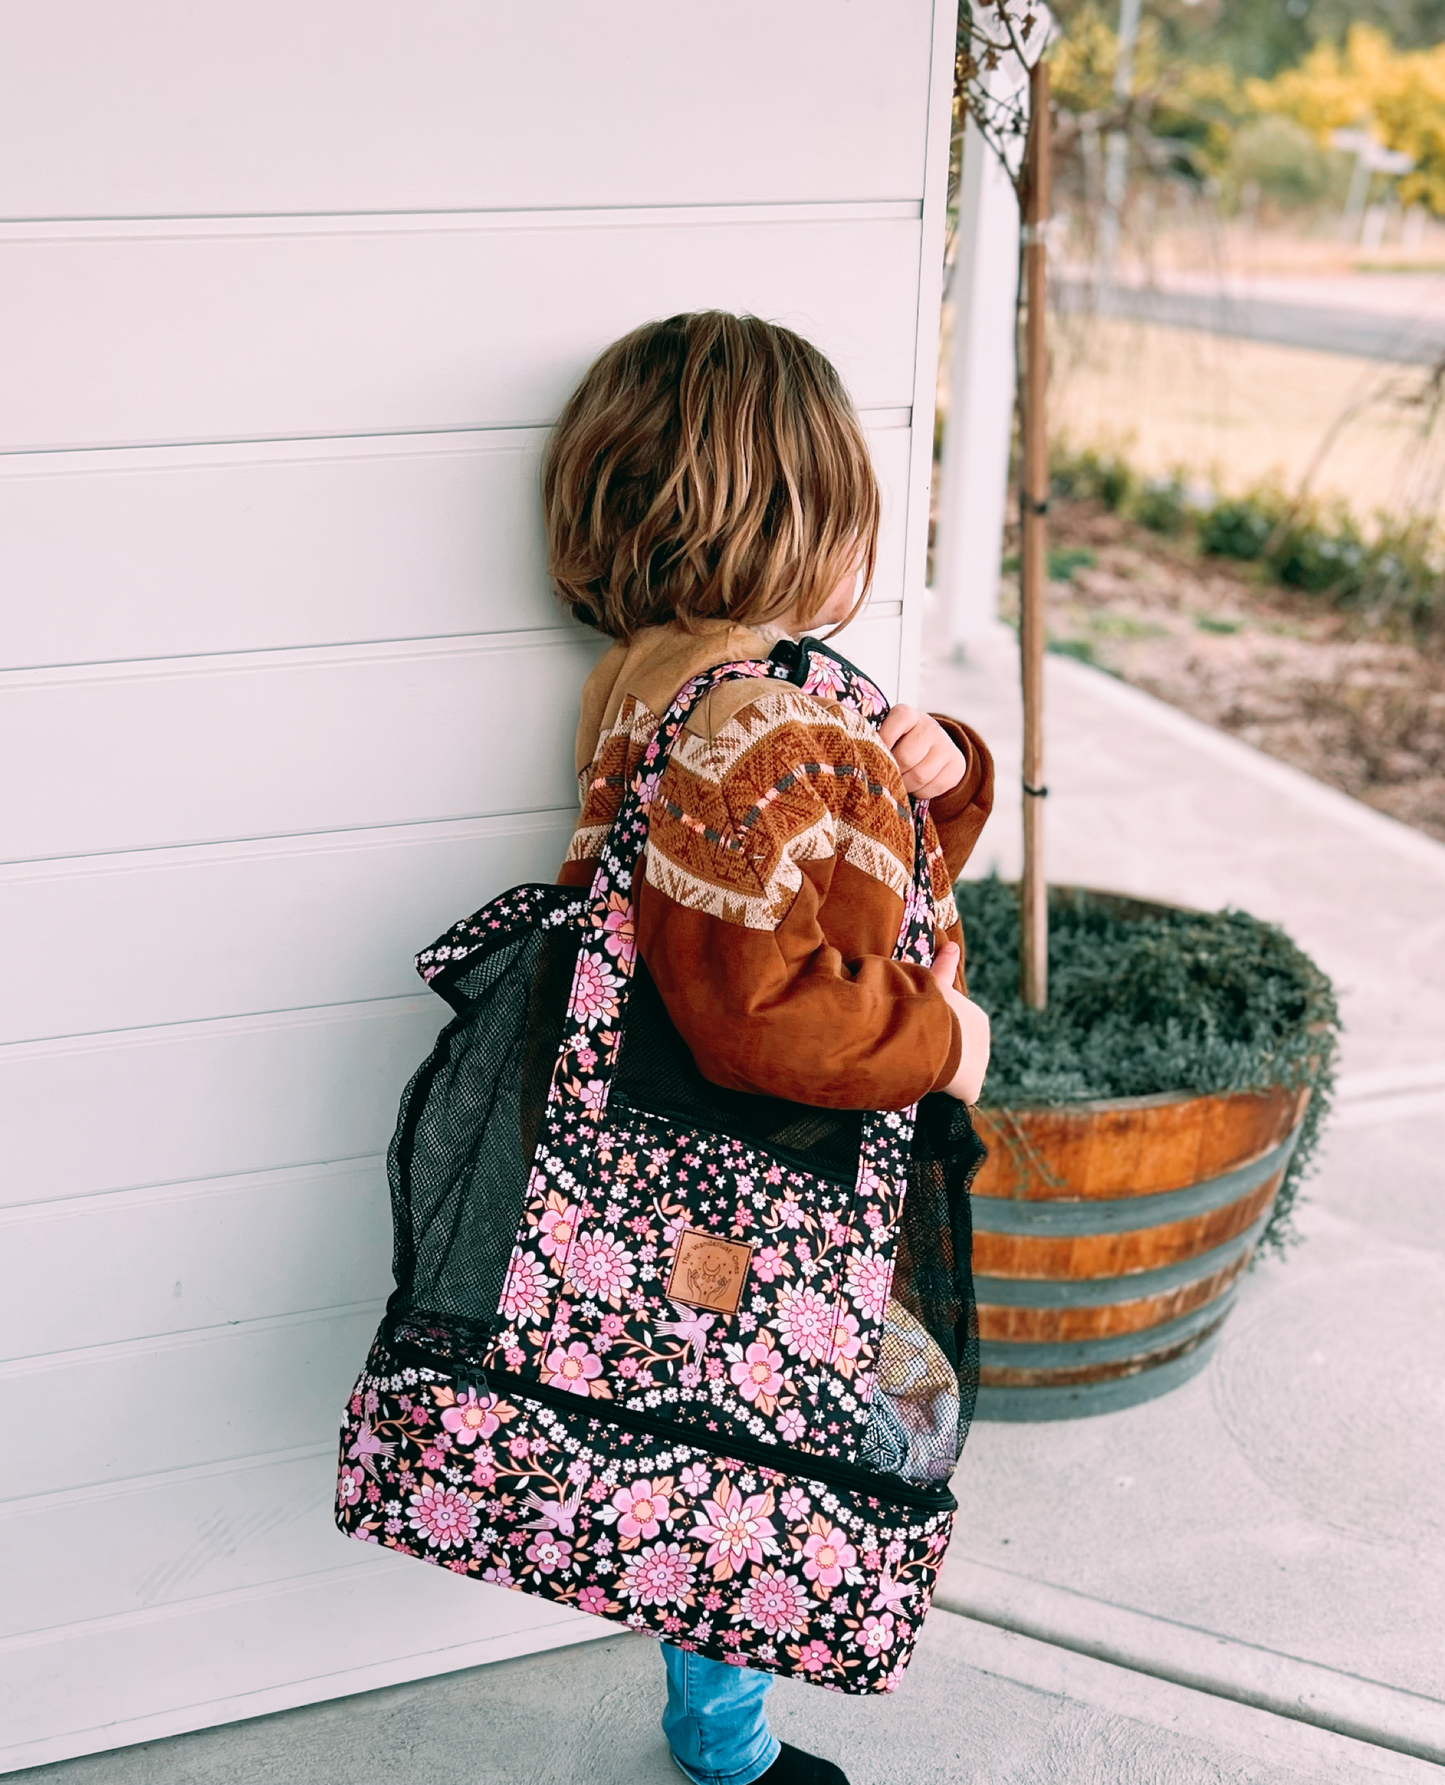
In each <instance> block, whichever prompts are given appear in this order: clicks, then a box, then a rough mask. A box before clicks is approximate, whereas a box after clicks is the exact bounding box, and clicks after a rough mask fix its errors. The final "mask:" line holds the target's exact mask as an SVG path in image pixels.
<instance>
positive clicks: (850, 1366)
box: [336, 639, 983, 1692]
mask: <svg viewBox="0 0 1445 1785" xmlns="http://www.w3.org/2000/svg"><path fill="white" fill-rule="evenodd" d="M747 676H752V677H759V678H776V679H780V680H789V681H792V682H793V683H795V684H796V685H798V686H801V687H802V688H803V689H804V690H805V691H809V692H816V693H819V694H822V695H824V696H825V697H827V698H832V699H836V700H839V701H841V702H842V703H843V704H845V705H848V706H851V707H852V708H853V709H854V710H855V711H857V712H859V713H861V714H863V715H864V716H865V717H867V718H869V719H870V720H872V721H874V722H876V721H878V720H879V719H881V718H882V716H883V714H884V713H885V712H886V711H887V702H886V701H885V700H884V698H883V696H882V694H881V693H880V692H879V691H878V689H877V688H876V687H874V685H873V684H872V683H871V682H869V681H868V680H867V678H866V677H864V676H863V675H861V674H860V673H859V672H858V671H856V670H855V669H854V668H853V667H852V666H851V665H850V664H848V663H847V662H846V661H845V660H843V659H842V658H840V657H838V656H836V655H835V654H834V653H833V652H831V651H829V650H828V649H827V648H826V647H825V646H823V645H821V644H819V643H818V642H817V641H816V640H813V639H805V640H803V641H802V643H801V644H798V643H794V642H793V641H791V640H785V641H783V643H782V644H781V645H780V646H779V647H778V649H777V650H775V651H774V653H773V655H772V657H770V658H769V659H767V660H766V661H761V662H745V663H732V664H725V665H723V666H721V667H719V668H717V669H712V670H709V671H706V672H705V673H704V674H702V675H699V676H697V677H695V678H694V679H693V680H692V681H691V682H689V683H688V684H687V685H686V687H684V688H683V689H682V690H681V692H680V693H679V694H678V696H677V698H676V700H675V701H674V702H673V703H672V705H671V707H669V709H668V710H667V712H666V713H665V714H664V715H663V717H662V719H661V721H660V722H659V725H658V728H657V731H656V733H655V735H654V736H653V738H652V740H651V742H650V744H649V745H648V747H647V750H646V752H645V755H644V758H643V762H642V765H641V767H640V769H639V771H638V774H637V775H636V777H635V779H634V781H633V784H632V786H631V787H630V789H629V790H628V791H627V793H626V794H625V796H624V798H623V801H622V803H621V806H620V808H619V810H618V814H617V817H616V820H615V821H614V823H613V826H612V829H611V831H610V833H609V835H608V837H607V840H606V843H605V845H604V847H603V851H602V854H601V858H600V861H599V864H598V868H597V872H596V876H595V878H594V880H593V882H592V885H591V888H590V890H589V891H587V892H586V893H582V892H580V891H579V890H578V889H577V888H575V887H574V888H568V887H559V886H549V885H528V886H521V887H516V888H514V889H513V890H512V891H510V892H507V893H503V894H502V895H501V896H500V897H499V898H496V899H494V900H492V902H491V903H490V904H488V905H484V906H483V907H482V909H481V910H480V911H478V912H477V913H476V914H475V915H474V916H472V917H469V918H466V919H464V920H463V921H462V922H461V923H458V924H457V925H455V926H454V927H453V928H452V929H451V930H449V931H448V932H447V934H446V935H445V936H444V937H442V938H441V939H440V940H439V941H438V942H437V943H436V944H434V945H433V946H432V947H431V948H428V949H426V950H424V951H423V953H422V954H421V955H420V956H418V959H417V965H418V968H419V970H420V972H421V974H422V976H423V978H425V979H426V980H427V982H428V983H429V984H430V985H431V986H432V987H433V989H435V990H436V991H437V992H439V993H440V994H441V995H442V997H443V998H445V999H446V1000H447V1002H448V1003H449V1004H450V1005H451V1006H452V1008H453V1009H454V1010H455V1012H456V1016H455V1019H454V1020H453V1021H452V1022H451V1023H450V1024H449V1025H448V1027H447V1028H446V1029H445V1030H443V1032H442V1034H441V1036H440V1038H439V1039H438V1041H437V1043H436V1046H435V1048H434V1050H433V1051H432V1053H431V1055H430V1057H429V1058H428V1059H427V1060H426V1062H425V1063H424V1064H423V1065H422V1067H421V1069H420V1070H419V1071H418V1072H417V1074H416V1075H415V1077H414V1078H413V1079H412V1081H411V1083H410V1084H409V1085H408V1086H407V1089H406V1092H405V1094H404V1096H403V1099H402V1105H401V1114H400V1120H399V1124H398V1127H397V1131H396V1136H395V1139H394V1140H393V1142H392V1145H391V1150H390V1154H389V1160H388V1163H389V1170H390V1179H391V1194H392V1203H393V1215H394V1220H395V1235H396V1250H395V1260H394V1268H395V1275H396V1285H397V1287H396V1290H395V1293H394V1294H393V1295H392V1297H391V1299H390V1301H389V1303H388V1305H387V1312H386V1316H385V1318H384V1319H383V1321H382V1324H381V1328H380V1331H379V1332H378V1333H377V1336H376V1339H375V1342H374V1343H373V1345H372V1348H371V1353H370V1355H369V1356H368V1358H367V1360H366V1365H365V1368H364V1369H363V1371H362V1374H361V1376H360V1378H359V1380H358V1381H357V1383H356V1387H355V1390H354V1391H353V1393H352V1396H351V1399H350V1402H349V1406H348V1410H347V1414H346V1418H345V1423H344V1425H343V1429H342V1434H341V1452H340V1469H339V1481H338V1493H337V1508H336V1517H337V1523H338V1525H339V1526H340V1528H341V1530H342V1531H343V1532H344V1533H345V1534H346V1535H347V1536H349V1537H353V1538H356V1539H358V1540H359V1541H361V1542H366V1543H381V1544H385V1545H387V1546H388V1547H389V1548H391V1549H394V1550H396V1551H398V1552H400V1553H401V1554H403V1555H409V1556H415V1557H417V1558H419V1559H420V1560H422V1561H426V1562H431V1563H433V1564H437V1565H440V1566H442V1567H444V1568H449V1569H451V1570H452V1571H453V1572H454V1573H457V1574H461V1575H467V1576H470V1577H472V1578H474V1579H477V1580H481V1581H487V1582H491V1583H493V1584H495V1585H497V1586H503V1587H510V1588H512V1589H514V1590H516V1591H519V1592H525V1593H536V1594H540V1595H541V1596H543V1597H544V1598H547V1599H551V1600H553V1601H554V1602H556V1603H558V1604H561V1605H567V1606H571V1607H574V1608H576V1609H577V1610H579V1611H584V1612H591V1613H595V1614H596V1615H597V1616H599V1617H602V1618H608V1619H613V1620H616V1621H617V1622H619V1623H622V1624H624V1625H627V1626H630V1627H631V1628H633V1629H636V1630H646V1631H650V1632H651V1633H652V1634H654V1635H656V1636H659V1637H661V1638H662V1640H664V1641H666V1642H672V1643H675V1644H677V1645H678V1646H680V1647H682V1648H687V1649H692V1650H695V1651H697V1652H698V1653H700V1654H703V1655H707V1656H710V1657H712V1658H713V1659H716V1660H721V1661H729V1662H735V1663H737V1664H739V1665H746V1666H748V1667H754V1668H761V1669H764V1670H768V1671H772V1672H774V1673H783V1674H792V1675H796V1676H798V1677H800V1678H803V1679H808V1680H812V1681H815V1682H816V1683H818V1684H820V1685H824V1686H829V1687H832V1688H834V1689H836V1690H841V1691H844V1692H886V1691H890V1690H892V1689H893V1688H894V1687H895V1686H896V1685H897V1684H898V1682H899V1681H900V1679H901V1678H902V1675H903V1670H904V1668H905V1667H906V1665H907V1662H908V1659H909V1656H910V1655H911V1653H912V1649H913V1645H914V1642H915V1640H916V1638H917V1634H918V1630H919V1627H920V1625H921V1623H922V1620H923V1617H924V1614H925V1613H926V1611H927V1609H928V1605H929V1600H930V1598H931V1595H932V1591H933V1587H934V1583H935V1580H936V1578H937V1574H938V1570H939V1567H940V1565H941V1563H942V1560H943V1554H944V1550H945V1548H946V1547H947V1544H948V1539H949V1534H950V1532H951V1530H952V1525H953V1516H954V1512H955V1510H956V1502H955V1500H954V1498H953V1496H952V1494H951V1493H950V1492H949V1488H948V1478H949V1475H950V1474H951V1472H952V1470H953V1467H954V1465H955V1463H956V1462H957V1459H958V1455H959V1450H960V1447H961V1445H962V1442H963V1436H964V1433H965V1431H966V1429H967V1426H968V1422H969V1419H970V1416H971V1414H972V1409H973V1399H974V1392H975V1382H976V1377H977V1351H978V1345H977V1336H976V1330H977V1329H976V1321H975V1315H974V1308H973V1295H972V1280H971V1276H970V1270H969V1255H970V1225H969V1206H968V1185H969V1182H970V1179H971V1178H972V1175H973V1173H974V1171H975V1170H976V1169H977V1166H978V1164H979V1162H980V1160H981V1159H982V1157H983V1149H982V1147H981V1145H980V1143H979V1142H978V1140H977V1139H976V1138H975V1136H974V1133H973V1130H972V1126H971V1124H970V1121H969V1117H968V1112H967V1110H966V1109H965V1107H964V1106H963V1105H962V1104H960V1103H958V1102H955V1101H954V1100H952V1099H950V1098H946V1097H943V1096H938V1095H930V1096H928V1097H926V1098H925V1099H924V1100H923V1102H922V1103H921V1104H920V1105H918V1106H917V1107H916V1108H914V1109H909V1110H899V1111H883V1112H876V1113H868V1112H861V1111H856V1110H827V1109H816V1108H812V1107H810V1106H806V1105H801V1104H795V1103H789V1102H786V1101H784V1100H782V1099H778V1098H772V1097H764V1096H753V1095H747V1094H744V1093H741V1092H733V1091H728V1090H723V1089H720V1088H719V1087H717V1086H715V1085H712V1084H710V1083H708V1082H707V1081H706V1080H704V1079H703V1077H702V1075H701V1074H700V1073H699V1071H698V1069H697V1067H696V1065H695V1064H694V1062H693V1059H692V1056H691V1054H690V1052H689V1051H688V1049H687V1046H686V1044H685V1043H684V1042H683V1040H682V1038H681V1036H680V1035H679V1034H678V1032H677V1031H676V1029H675V1028H674V1027H673V1025H672V1023H671V1021H670V1019H669V1018H668V1015H667V1012H666V1009H665V1008H664V1006H663V1003H662V1000H661V997H660V996H659V994H658V992H657V989H656V987H655V986H654V985H653V984H652V982H651V980H650V978H649V976H648V974H647V970H646V967H645V966H644V964H643V963H642V962H641V960H640V959H639V958H638V956H637V954H636V951H635V948H634V945H633V936H632V888H633V885H634V882H635V879H636V876H637V875H638V874H639V873H640V872H641V871H642V858H643V851H644V849H645V847H646V842H647V822H648V811H649V804H650V802H651V801H652V800H654V799H655V798H656V797H657V795H658V788H659V783H660V781H661V777H662V772H663V769H664V768H665V766H666V763H667V759H668V755H669V753H670V751H671V749H672V747H673V745H674V743H675V741H676V739H677V738H678V735H679V733H680V732H681V730H682V727H683V725H684V722H685V721H686V719H687V716H688V714H689V712H690V711H691V709H692V707H693V706H694V705H695V704H696V702H697V701H698V700H699V699H701V698H702V696H703V695H704V694H706V693H707V691H708V690H709V689H711V688H714V687H716V686H718V685H719V684H720V683H722V682H726V681H732V680H737V679H740V678H742V677H747ZM877 791H878V793H879V794H880V795H883V796H884V797H886V794H885V793H884V790H883V789H882V788H879V789H878V790H877ZM912 816H913V820H914V832H915V838H916V856H915V864H914V884H913V889H912V893H911V895H910V897H909V899H908V902H907V910H906V915H905V918H904V922H903V925H902V933H901V934H900V936H899V939H898V946H897V950H896V954H895V958H896V959H899V960H903V961H910V962H916V963H920V964H923V965H927V963H928V962H929V960H930V959H931V951H932V937H933V930H932V894H931V888H930V882H929V875H928V862H927V851H926V849H925V844H924V825H925V817H926V808H925V806H924V805H923V804H922V803H919V804H918V806H917V807H916V808H915V810H914V812H913V815H912ZM742 822H743V825H744V826H745V825H746V822H747V820H746V818H745V819H744V820H743V821H742ZM719 841H720V844H721V846H727V840H726V839H720V840H719Z"/></svg>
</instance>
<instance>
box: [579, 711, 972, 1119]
mask: <svg viewBox="0 0 1445 1785" xmlns="http://www.w3.org/2000/svg"><path fill="white" fill-rule="evenodd" d="M725 692H726V691H721V690H720V691H719V695H723V694H725ZM713 698H714V699H715V700H716V699H718V696H714V697H713ZM740 698H743V697H741V696H740V695H738V694H734V695H733V697H732V699H731V700H730V701H728V702H727V705H728V706H729V707H733V708H735V709H736V710H733V711H732V712H731V715H730V716H729V717H727V718H726V720H725V721H724V722H723V723H721V724H719V725H718V726H717V727H716V729H715V730H712V731H711V734H710V735H708V734H707V733H706V732H704V733H699V732H694V731H692V730H689V731H687V732H685V733H684V735H683V737H682V739H681V740H680V742H679V744H678V747H677V749H676V750H675V751H674V753H673V757H672V760H671V762H670V764H669V766H668V769H667V772H666V774H665V775H664V777H663V781H662V784H661V787H660V789H659V797H658V800H657V802H656V803H655V805H654V807H653V811H652V816H651V821H650V831H649V842H648V848H647V854H646V871H645V877H644V879H643V882H642V884H641V885H640V886H639V887H638V889H637V922H638V948H639V952H640V954H641V956H642V959H643V961H644V962H645V964H646V966H647V968H648V970H649V971H650V973H651V974H652V977H653V979H654V981H655V982H656V984H657V987H658V990H659V992H660V993H661V995H662V998H663V1002H664V1003H665V1005H666V1006H667V1009H668V1012H669V1014H670V1015H671V1017H672V1019H673V1022H674V1023H675V1024H676V1025H677V1028H678V1030H679V1031H680V1033H681V1034H682V1036H683V1039H684V1040H685V1041H686V1042H687V1044H688V1047H689V1048H690V1049H691V1051H692V1053H693V1057H694V1058H695V1060H696V1061H697V1064H698V1067H699V1069H700V1070H701V1071H702V1073H703V1075H704V1076H705V1077H706V1078H708V1079H710V1080H711V1081H712V1082H713V1083H715V1084H719V1085H725V1086H728V1087H729V1088H732V1089H736V1090H744V1091H753V1092H762V1093H765V1094H768V1095H772V1096H778V1097H787V1098H790V1099H792V1100H794V1101H797V1102H801V1103H811V1104H815V1105H821V1106H825V1107H830V1108H836V1109H868V1108H873V1109H894V1108H903V1107H904V1106H906V1105H907V1104H910V1103H913V1102H915V1101H916V1100H917V1099H918V1098H919V1097H920V1096H922V1095H923V1094H924V1093H925V1092H926V1091H929V1090H932V1089H935V1088H936V1087H938V1086H939V1085H943V1084H946V1083H947V1082H948V1081H949V1079H950V1078H951V1077H952V1076H953V1074H954V1073H955V1072H956V1071H957V1068H958V1059H959V1054H960V1045H961V1044H960V1038H959V1034H958V1026H957V1023H956V1022H955V1021H954V1018H953V1014H952V1012H951V1011H950V1010H949V1008H948V1006H947V1004H946V1003H945V1001H944V999H943V997H942V995H941V994H940V992H939V990H938V988H937V985H936V984H935V983H934V981H933V978H932V975H931V974H929V973H928V972H927V971H926V969H924V968H921V967H914V966H904V965H901V964H899V963H897V962H895V961H893V960H892V959H891V956H892V952H893V947H894V944H895V942H896V940H897V937H898V931H899V926H900V924H901V922H902V917H903V905H904V898H905V895H906V893H907V890H908V886H909V883H910V880H911V876H912V852H913V831H912V820H911V817H910V813H909V807H908V801H907V796H906V794H905V793H904V790H903V784H902V779H901V777H900V775H899V771H898V768H897V765H896V763H895V762H894V760H893V758H892V756H891V755H890V753H889V752H888V750H887V749H886V748H885V747H884V746H883V745H882V744H881V743H880V742H879V740H878V737H877V733H876V731H875V730H874V728H873V727H872V726H871V725H869V724H868V723H867V722H866V721H865V720H863V719H861V718H859V717H858V716H857V715H855V714H853V713H851V712H849V711H848V710H847V709H845V708H843V707H840V706H837V705H836V704H834V703H831V702H828V701H823V700H818V699H815V698H813V697H812V696H810V695H805V694H802V693H801V692H800V691H798V690H797V689H795V688H791V687H779V686H773V687H770V688H768V689H767V690H766V691H765V692H764V693H762V694H761V695H758V694H756V693H755V685H750V686H749V687H748V690H747V695H746V704H743V705H738V702H739V700H740ZM656 723H657V720H656V716H655V714H654V713H653V712H652V711H650V710H649V708H648V707H647V706H646V705H644V704H643V703H642V702H641V701H640V700H638V699H637V698H636V697H634V696H631V695H629V696H627V697H626V698H625V699H624V700H623V702H622V704H621V707H620V710H619V711H618V712H617V715H616V718H615V719H614V721H613V722H612V723H611V725H610V726H608V727H607V728H606V729H605V730H604V731H603V732H602V735H601V738H600V741H599V743H598V745H597V749H596V753H595V756H594V757H593V760H592V761H591V763H589V764H588V765H587V767H586V768H585V769H584V770H583V772H582V776H581V781H582V790H583V811H582V817H581V821H580V823H579V825H578V828H577V832H576V834H575V836H574V838H573V842H572V847H571V850H570V851H569V854H568V860H567V862H566V864H565V865H564V867H563V870H562V875H561V878H562V880H563V881H564V882H565V883H569V884H574V885H580V884H585V883H586V882H587V881H588V880H589V879H590V877H591V873H592V868H593V861H594V858H595V856H596V853H597V851H598V849H599V848H600V844H601V839H602V836H603V835H604V834H605V832H606V829H607V826H608V825H609V824H610V823H611V820H612V816H613V814H614V813H615V811H616V809H617V803H618V799H619V797H620V792H621V789H622V787H623V786H624V785H625V784H626V781H627V779H628V778H629V777H630V775H631V773H632V772H633V770H634V769H635V767H636V765H637V762H638V760H639V758H640V756H641V753H642V751H643V750H644V749H645V747H646V744H647V741H648V739H649V738H650V737H651V735H652V732H653V731H654V730H655V728H656ZM950 730H951V735H952V736H953V737H954V740H955V742H957V743H959V744H960V747H961V748H963V749H964V751H965V753H966V755H967V758H968V765H969V766H968V771H967V772H966V774H965V776H964V779H963V781H962V782H961V783H960V785H959V787H958V788H956V789H954V790H953V791H952V792H951V793H950V794H949V795H946V796H945V797H944V798H943V799H942V800H940V801H939V802H938V806H939V808H940V820H939V824H938V827H937V829H936V830H935V829H934V828H933V826H932V825H931V824H930V831H929V835H928V839H927V840H928V844H929V852H930V859H931V863H932V870H933V892H934V917H935V925H936V928H937V931H938V932H939V939H940V940H942V939H943V938H944V937H952V938H953V939H954V940H960V935H959V928H958V916H957V912H956V911H955V909H954V905H953V897H952V891H951V887H952V880H953V878H954V876H955V874H956V873H957V870H958V867H961V866H962V862H963V860H964V859H965V858H966V856H967V853H968V850H969V849H970V848H971V847H972V844H973V841H974V839H975V838H976V837H977V835H978V832H979V830H980V829H981V828H982V825H983V821H984V818H985V817H986V816H987V812H988V805H989V801H990V799H991V796H992V768H991V764H990V762H989V757H988V752H987V751H986V750H985V749H984V747H983V745H982V744H981V743H980V742H979V740H978V739H977V738H975V737H974V736H973V734H972V733H971V732H968V731H967V729H966V728H964V727H960V726H956V725H953V724H952V722H950Z"/></svg>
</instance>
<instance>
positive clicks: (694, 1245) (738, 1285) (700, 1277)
mask: <svg viewBox="0 0 1445 1785" xmlns="http://www.w3.org/2000/svg"><path fill="white" fill-rule="evenodd" d="M752 1261H753V1249H752V1247H751V1246H747V1245H744V1244H743V1242H742V1241H741V1240H724V1239H719V1238H718V1236H717V1235H716V1234H715V1233H698V1232H697V1231H696V1230H695V1229H693V1228H691V1227H687V1228H684V1229H683V1231H682V1232H681V1233H680V1234H679V1235H678V1240H677V1253H676V1255H675V1257H674V1258H673V1261H672V1275H671V1276H670V1277H669V1278H668V1279H667V1293H668V1296H669V1297H670V1298H671V1299H672V1300H673V1301H675V1302H683V1303H685V1304H686V1305H687V1306H688V1307H692V1308H707V1309H708V1310H709V1311H710V1312H712V1313H714V1314H736V1313H737V1311H738V1303H739V1302H740V1301H741V1300H742V1294H743V1279H744V1278H745V1277H746V1276H747V1274H748V1266H749V1265H750V1264H751V1263H752Z"/></svg>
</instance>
